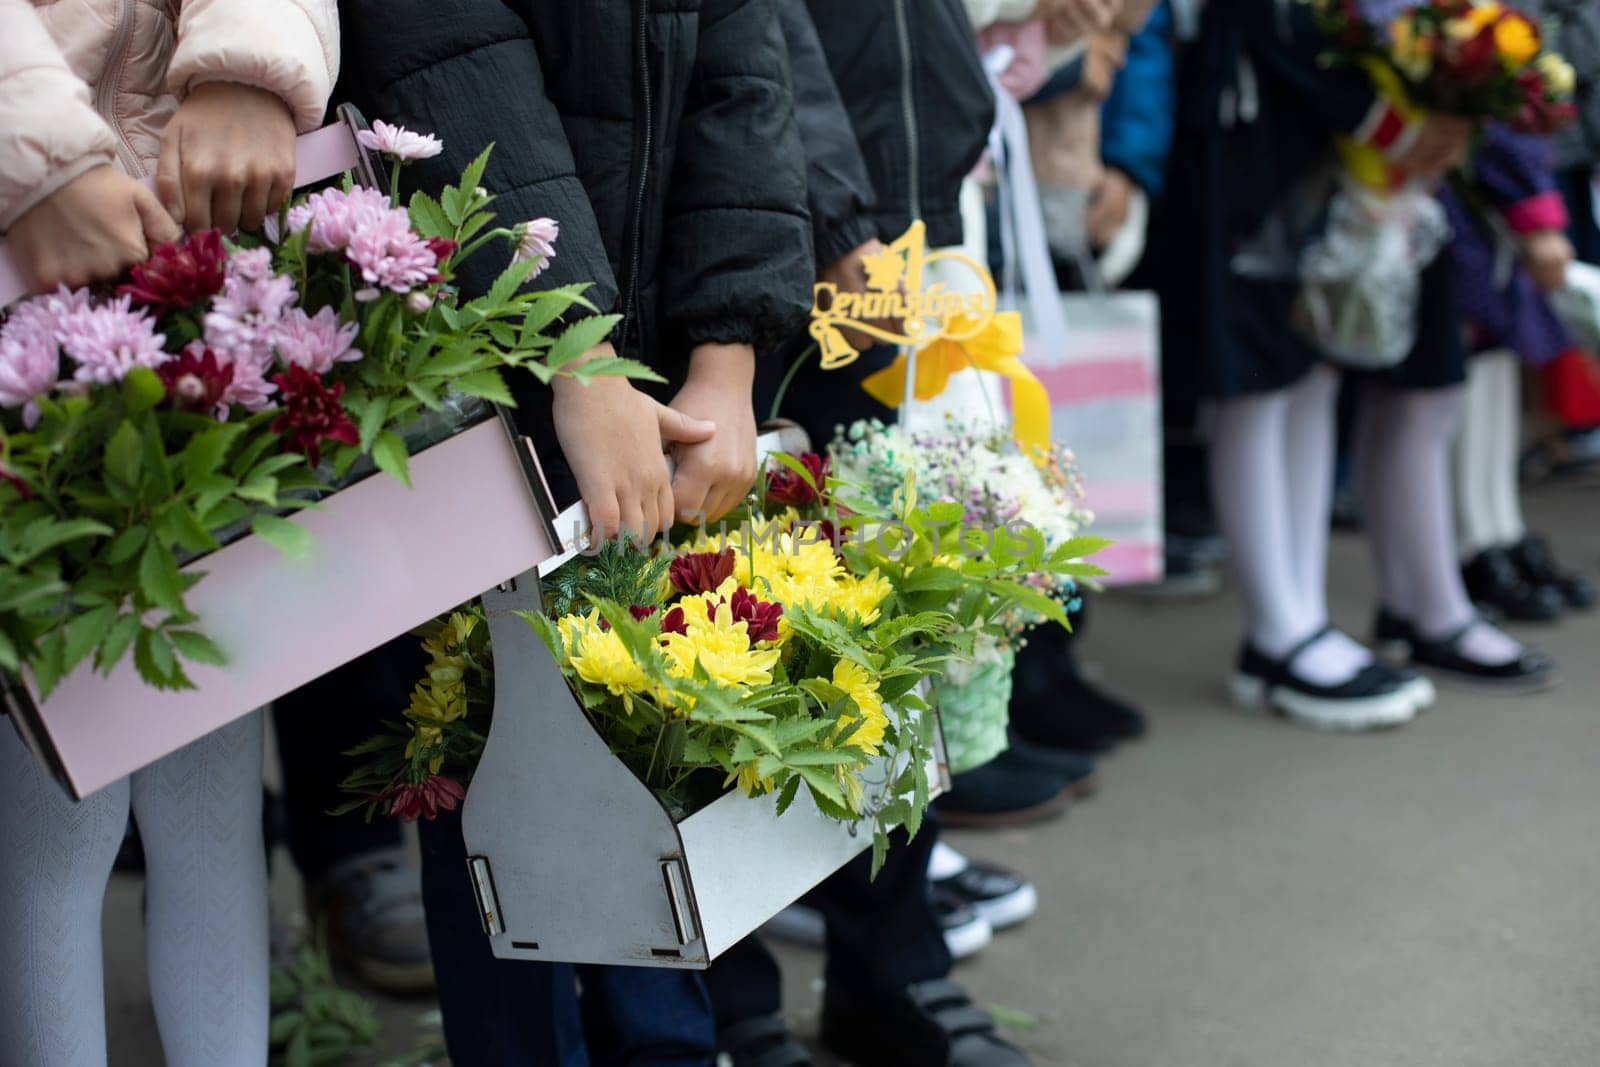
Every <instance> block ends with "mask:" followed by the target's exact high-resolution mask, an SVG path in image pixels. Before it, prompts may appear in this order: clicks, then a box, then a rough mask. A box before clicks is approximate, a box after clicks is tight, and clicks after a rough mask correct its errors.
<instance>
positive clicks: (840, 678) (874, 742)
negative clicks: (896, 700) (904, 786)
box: [833, 659, 889, 756]
mask: <svg viewBox="0 0 1600 1067" xmlns="http://www.w3.org/2000/svg"><path fill="white" fill-rule="evenodd" d="M833 684H834V685H836V686H838V687H839V688H840V689H843V690H844V691H845V692H846V693H847V694H849V697H850V699H851V700H853V701H855V704H856V709H857V711H859V712H860V714H859V715H850V714H845V715H841V716H839V733H841V734H842V733H843V732H844V731H845V730H847V729H848V728H849V727H850V726H851V725H852V724H854V723H855V722H856V721H857V720H858V719H859V720H860V722H861V725H860V726H859V727H858V728H857V729H856V732H855V733H853V734H851V735H850V739H849V742H848V743H849V744H851V745H853V746H855V747H856V748H859V749H860V750H861V751H863V752H865V753H866V754H867V755H869V756H876V755H877V754H878V753H879V752H880V751H881V750H882V749H883V732H884V730H885V728H887V727H888V725H889V716H887V715H885V714H884V711H883V698H882V697H881V696H879V695H878V682H877V680H876V679H875V678H873V677H872V674H871V673H870V672H869V671H868V670H867V669H866V668H865V667H863V666H861V664H859V663H856V662H855V661H853V660H847V659H842V660H840V661H839V662H838V663H836V664H834V667H833Z"/></svg>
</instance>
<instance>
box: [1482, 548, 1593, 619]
mask: <svg viewBox="0 0 1600 1067" xmlns="http://www.w3.org/2000/svg"><path fill="white" fill-rule="evenodd" d="M1461 578H1462V580H1463V581H1464V582H1465V583H1466V586H1467V595H1468V596H1469V597H1471V598H1472V602H1473V603H1474V604H1477V605H1479V607H1480V609H1483V608H1487V609H1489V610H1491V611H1493V612H1494V613H1495V614H1496V615H1499V616H1500V617H1502V618H1506V619H1512V620H1515V621H1517V622H1553V621H1554V620H1556V619H1559V618H1561V616H1563V615H1565V614H1566V612H1567V602H1566V598H1565V597H1564V596H1563V594H1562V593H1561V591H1560V590H1559V589H1556V588H1554V587H1552V586H1549V585H1535V584H1533V583H1531V582H1529V581H1528V580H1527V579H1526V578H1525V577H1523V574H1522V571H1521V570H1520V569H1519V568H1518V567H1517V564H1516V561H1515V560H1514V559H1513V558H1512V555H1511V552H1510V550H1508V549H1504V548H1486V549H1484V550H1483V551H1482V552H1479V553H1478V554H1477V555H1476V556H1473V557H1472V558H1471V559H1470V560H1468V561H1467V564H1466V566H1464V567H1462V568H1461Z"/></svg>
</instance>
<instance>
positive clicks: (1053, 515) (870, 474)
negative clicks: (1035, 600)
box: [832, 418, 1107, 773]
mask: <svg viewBox="0 0 1600 1067" xmlns="http://www.w3.org/2000/svg"><path fill="white" fill-rule="evenodd" d="M832 455H833V459H834V462H835V463H837V465H838V469H839V472H840V475H841V477H842V479H843V480H845V481H849V482H855V483H858V484H860V485H861V486H863V488H865V489H866V491H867V492H868V493H869V494H871V496H872V497H873V499H874V500H882V499H884V498H885V497H886V496H888V495H892V494H893V493H894V492H895V487H896V486H897V485H898V484H899V483H900V482H901V481H902V480H903V479H904V478H905V476H906V473H907V472H908V471H910V472H912V473H913V474H914V475H915V478H916V481H917V485H918V486H920V487H921V491H922V492H923V493H926V494H930V495H933V494H936V495H937V496H938V497H939V499H940V500H941V501H944V502H946V503H947V504H948V505H950V506H952V507H953V508H959V512H958V513H955V514H956V518H955V522H956V524H957V525H958V526H959V528H960V534H959V537H960V538H961V541H962V543H963V545H964V546H968V545H970V544H971V542H972V541H973V539H974V535H977V537H979V538H983V537H989V538H991V539H992V538H993V537H994V536H995V532H997V531H1000V530H1007V531H1008V532H1010V533H1012V534H1014V535H1016V536H1023V537H1029V538H1033V539H1036V540H1037V541H1038V543H1039V544H1040V545H1041V546H1042V547H1043V549H1044V550H1045V552H1047V553H1049V555H1050V557H1051V558H1054V557H1055V556H1056V555H1057V554H1058V553H1059V554H1060V556H1061V562H1060V564H1059V565H1057V566H1054V567H1050V568H1041V569H1039V570H1037V571H1034V572H1031V573H1028V574H1025V575H1023V576H1022V578H1021V580H1022V583H1023V584H1024V585H1025V586H1027V587H1028V588H1030V589H1032V590H1035V591H1036V592H1038V593H1039V594H1040V595H1042V596H1044V597H1047V598H1048V599H1049V600H1050V601H1051V602H1052V603H1055V604H1059V605H1060V606H1061V607H1062V608H1063V609H1064V610H1065V611H1066V612H1068V613H1070V612H1071V611H1072V610H1075V608H1076V607H1077V603H1078V602H1077V599H1076V596H1077V586H1076V579H1078V578H1086V577H1092V576H1095V575H1099V574H1103V573H1104V572H1103V571H1101V570H1100V569H1099V568H1097V567H1094V566H1093V565H1091V564H1086V563H1080V562H1076V561H1077V559H1078V558H1080V557H1082V556H1086V555H1089V554H1091V553H1093V552H1095V551H1098V550H1099V549H1100V548H1102V547H1104V545H1105V544H1107V542H1106V541H1105V540H1104V539H1102V538H1093V537H1081V536H1079V531H1080V530H1082V529H1083V528H1084V527H1086V526H1087V525H1089V523H1091V522H1092V521H1093V520H1094V516H1093V514H1091V513H1090V512H1089V511H1088V510H1087V509H1086V508H1085V507H1084V491H1083V479H1082V476H1081V474H1080V473H1079V471H1078V469H1077V466H1076V464H1075V462H1074V459H1073V455H1072V452H1071V451H1070V450H1068V449H1066V448H1065V447H1063V446H1061V445H1053V446H1052V447H1051V448H1050V449H1049V450H1048V451H1046V452H1044V453H1042V454H1040V455H1038V456H1030V455H1027V454H1025V453H1024V452H1023V450H1022V449H1021V448H1020V447H1019V446H1018V445H1017V443H1016V441H1015V439H1014V438H1013V437H1012V436H1011V435H1010V434H1008V433H1005V432H1003V431H999V430H994V429H982V428H977V427H971V426H967V425H964V424H963V423H961V422H960V421H959V420H957V419H954V418H951V419H948V420H947V423H946V425H945V426H944V427H943V428H941V429H940V430H938V431H921V432H912V431H908V430H906V429H904V428H903V427H901V426H885V425H883V424H882V423H880V422H878V421H876V420H871V421H861V422H857V423H855V424H854V425H852V426H850V427H849V428H848V429H841V430H840V431H839V433H838V434H837V436H836V437H835V439H834V442H833V446H832ZM968 531H971V532H970V533H969V532H968ZM1045 619H1046V615H1045V614H1044V613H1041V612H1040V611H1039V610H1038V609H1037V608H1036V607H1033V606H1030V605H1028V604H1025V603H1020V602H1018V603H1011V604H1008V605H1006V606H1004V607H1003V608H1002V609H1001V610H1000V611H998V612H996V613H993V614H989V615H983V616H975V617H974V618H972V619H971V620H970V621H969V622H968V626H969V627H970V629H971V631H972V633H973V637H974V643H973V650H972V654H971V655H970V656H964V657H960V658H952V659H951V660H950V661H949V662H948V664H947V666H946V670H945V672H944V675H943V677H942V678H940V679H939V680H938V681H936V682H935V683H934V686H933V702H934V704H935V706H936V707H938V709H939V713H940V717H941V720H942V722H943V724H944V732H945V745H946V748H947V751H948V753H949V758H950V766H951V769H952V770H953V771H955V772H957V773H960V772H961V771H963V770H969V769H971V768H973V767H978V766H981V765H982V764H984V763H987V762H988V761H989V760H991V759H993V758H994V757H995V756H996V755H998V754H999V753H1000V752H1001V751H1003V750H1004V749H1005V747H1006V724H1007V721H1008V718H1009V713H1008V708H1009V704H1010V700H1011V670H1012V666H1013V664H1014V662H1015V657H1016V650H1017V648H1019V647H1020V646H1021V644H1022V643H1023V634H1024V633H1025V632H1026V631H1027V630H1029V629H1031V628H1032V627H1033V626H1036V625H1038V624H1039V623H1041V622H1044V621H1045ZM1059 621H1060V622H1062V623H1063V624H1065V619H1064V618H1063V619H1061V620H1059Z"/></svg>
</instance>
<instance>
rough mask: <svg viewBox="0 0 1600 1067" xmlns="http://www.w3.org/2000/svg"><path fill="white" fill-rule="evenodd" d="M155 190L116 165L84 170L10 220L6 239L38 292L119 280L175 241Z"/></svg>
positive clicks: (172, 226) (174, 232) (172, 225)
mask: <svg viewBox="0 0 1600 1067" xmlns="http://www.w3.org/2000/svg"><path fill="white" fill-rule="evenodd" d="M178 236H179V230H178V224H177V223H176V222H174V221H173V220H172V217H171V216H170V215H168V214H167V212H166V210H165V209H164V208H163V207H162V206H161V201H159V200H157V199H156V196H155V194H154V193H152V192H151V191H150V190H149V189H147V188H145V187H144V186H143V185H141V184H139V183H138V182H137V181H135V180H134V179H132V178H130V177H128V176H127V175H126V174H124V173H122V171H120V170H118V169H117V168H116V167H113V166H111V165H110V164H106V165H104V166H99V167H95V168H94V169H93V170H89V171H85V172H84V173H82V174H80V175H78V177H76V178H74V179H73V180H72V181H70V182H68V183H67V184H66V185H63V186H62V187H61V188H59V189H57V190H56V191H55V192H53V193H51V194H50V195H49V196H47V197H45V198H44V199H43V200H41V201H39V202H38V203H37V204H35V205H34V206H33V207H32V208H30V209H29V210H28V212H27V214H25V215H23V216H22V217H21V218H19V219H18V220H17V221H16V222H14V223H12V225H11V229H10V231H9V232H8V233H7V234H6V240H7V241H8V242H9V243H10V245H11V249H12V252H13V254H14V255H15V256H16V260H17V265H18V266H19V267H21V268H22V273H23V275H24V276H25V277H26V278H27V279H28V282H29V284H30V285H32V286H33V289H34V291H35V292H39V293H47V292H49V291H51V290H52V289H54V288H56V286H58V285H70V286H79V285H87V284H88V283H90V282H97V281H107V280H109V279H111V278H115V277H116V276H117V275H119V274H121V273H122V272H123V271H125V270H127V269H128V268H129V267H131V266H133V265H134V264H136V263H142V262H144V261H145V260H146V259H148V258H149V257H150V249H151V247H152V246H154V245H158V244H161V243H162V242H165V241H172V240H176V239H177V238H178Z"/></svg>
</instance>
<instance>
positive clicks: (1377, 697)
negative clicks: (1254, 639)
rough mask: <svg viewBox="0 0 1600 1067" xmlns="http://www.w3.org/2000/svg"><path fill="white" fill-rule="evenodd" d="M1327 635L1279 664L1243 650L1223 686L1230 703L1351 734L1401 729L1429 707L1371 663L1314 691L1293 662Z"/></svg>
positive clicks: (1394, 674)
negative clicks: (1338, 680) (1421, 710)
mask: <svg viewBox="0 0 1600 1067" xmlns="http://www.w3.org/2000/svg"><path fill="white" fill-rule="evenodd" d="M1332 630H1333V627H1331V626H1324V627H1323V628H1322V629H1320V630H1318V631H1317V632H1316V633H1314V634H1312V635H1311V636H1310V637H1308V638H1306V639H1305V640H1304V641H1302V642H1300V644H1298V645H1296V646H1295V647H1294V648H1293V649H1291V650H1290V652H1289V654H1288V655H1287V656H1284V657H1283V658H1282V659H1273V658H1271V657H1270V656H1267V655H1266V654H1264V653H1262V652H1261V651H1259V650H1258V649H1256V648H1255V647H1254V646H1253V645H1250V644H1246V645H1245V646H1244V648H1243V649H1242V650H1241V651H1240V653H1239V665H1238V668H1237V669H1236V670H1235V672H1234V674H1233V677H1232V678H1231V679H1229V683H1228V684H1229V690H1230V691H1231V693H1232V695H1233V699H1234V703H1236V704H1238V705H1239V706H1241V707H1246V708H1266V709H1268V710H1271V711H1274V712H1276V713H1278V714H1280V715H1283V716H1285V717H1286V718H1289V719H1293V720H1295V721H1296V722H1300V723H1303V724H1305V725H1307V726H1314V727H1316V728H1318V729H1322V730H1350V731H1357V730H1384V729H1389V728H1391V727H1395V726H1403V725H1405V724H1406V723H1408V722H1410V721H1411V720H1412V719H1414V718H1416V717H1417V711H1418V710H1419V708H1421V707H1423V706H1424V705H1425V703H1431V696H1430V697H1429V698H1428V699H1427V700H1426V701H1425V700H1424V699H1423V695H1422V694H1420V693H1419V692H1416V691H1414V689H1415V687H1414V685H1413V682H1412V680H1411V679H1409V678H1408V677H1406V676H1405V675H1403V674H1402V673H1401V672H1399V671H1397V670H1396V669H1395V668H1393V667H1390V666H1388V665H1387V664H1384V663H1379V662H1376V661H1374V662H1372V663H1369V664H1368V665H1367V666H1365V667H1363V668H1362V669H1361V670H1359V671H1357V672H1356V673H1355V674H1354V675H1353V676H1351V677H1350V678H1349V679H1347V680H1346V681H1344V682H1341V683H1340V684H1338V685H1319V684H1317V683H1316V682H1312V681H1308V680H1306V679H1304V678H1301V677H1300V676H1299V675H1297V674H1295V673H1294V671H1293V669H1292V664H1293V663H1294V660H1295V657H1297V656H1298V655H1300V653H1302V652H1304V651H1305V650H1306V649H1308V648H1310V647H1311V646H1312V645H1313V644H1315V643H1316V642H1318V641H1320V640H1322V639H1323V638H1324V637H1326V636H1328V634H1329V633H1330V632H1331V631H1332Z"/></svg>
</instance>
